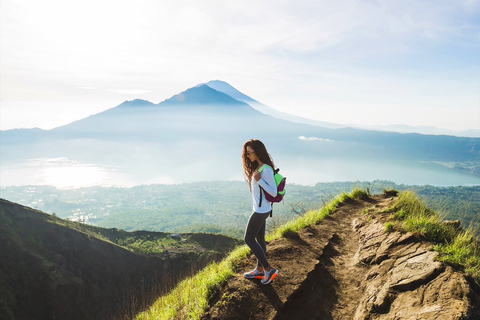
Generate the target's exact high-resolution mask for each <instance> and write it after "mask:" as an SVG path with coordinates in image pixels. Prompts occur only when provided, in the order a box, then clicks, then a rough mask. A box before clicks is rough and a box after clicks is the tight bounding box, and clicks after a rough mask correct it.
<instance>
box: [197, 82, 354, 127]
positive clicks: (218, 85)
mask: <svg viewBox="0 0 480 320" xmlns="http://www.w3.org/2000/svg"><path fill="white" fill-rule="evenodd" d="M206 85H207V86H209V87H211V88H213V89H215V90H218V91H220V92H223V93H225V94H228V95H229V96H231V97H233V98H234V99H237V100H239V101H243V102H245V103H248V104H249V105H251V106H252V107H253V108H255V109H256V110H258V111H260V112H262V113H265V114H268V115H270V116H272V117H275V118H278V119H282V120H287V121H290V122H295V123H303V124H308V125H312V126H319V127H324V128H332V129H338V128H346V127H348V126H346V125H341V124H337V123H331V122H325V121H317V120H312V119H308V118H303V117H299V116H296V115H293V114H290V113H285V112H281V111H278V110H276V109H274V108H272V107H269V106H267V105H265V104H263V103H261V102H258V101H257V100H255V99H252V98H250V97H249V96H247V95H245V94H243V93H241V92H240V91H238V90H237V89H235V88H234V87H232V86H231V85H229V84H228V83H226V82H224V81H220V80H212V81H209V82H207V83H206Z"/></svg>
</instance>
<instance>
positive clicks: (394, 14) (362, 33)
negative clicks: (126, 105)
mask: <svg viewBox="0 0 480 320" xmlns="http://www.w3.org/2000/svg"><path fill="white" fill-rule="evenodd" d="M0 11H1V17H0V23H1V33H0V37H1V38H0V41H1V45H0V50H1V51H0V53H1V59H0V60H1V75H0V83H1V86H0V90H1V91H0V99H1V106H0V108H1V109H0V111H1V117H0V129H1V130H7V129H11V128H20V127H27V128H28V127H40V128H43V129H50V128H54V127H57V126H60V125H63V124H66V123H69V122H72V121H74V120H77V119H80V118H83V117H86V116H88V115H90V114H94V113H98V112H101V111H103V110H106V109H109V108H113V107H115V106H117V105H119V104H120V103H121V102H123V101H125V100H132V99H135V98H139V99H146V100H149V101H152V102H154V103H158V102H160V101H163V100H165V99H168V98H170V97H171V96H173V95H174V94H177V93H179V92H181V91H183V90H185V89H186V88H189V87H191V86H194V85H196V84H198V83H202V82H207V81H209V80H212V79H221V80H224V81H227V82H228V83H230V84H231V85H233V86H235V87H236V88H237V89H238V90H240V91H242V92H244V93H246V94H248V95H249V96H251V97H252V98H254V99H256V100H258V101H260V102H262V103H264V104H266V105H268V106H270V107H273V108H275V109H277V110H279V111H283V112H288V113H292V114H295V115H299V116H303V117H309V118H312V119H316V120H321V121H328V122H334V123H357V124H363V125H391V124H407V125H415V126H419V125H428V126H436V127H440V128H446V129H451V130H465V129H480V90H479V89H480V80H479V77H478V75H479V74H480V65H479V56H478V52H479V49H480V48H479V47H480V45H479V43H480V41H479V34H480V33H479V32H480V1H476V0H470V1H421V2H420V1H366V0H364V1H353V0H352V1H300V2H299V1H249V0H248V1H241V2H231V1H229V2H225V1H193V0H185V1H153V0H139V1H135V2H131V1H106V0H102V1H98V0H96V1H93V0H85V1H82V2H65V1H59V0H45V1H33V0H23V1H17V0H15V1H13V0H2V2H1V10H0Z"/></svg>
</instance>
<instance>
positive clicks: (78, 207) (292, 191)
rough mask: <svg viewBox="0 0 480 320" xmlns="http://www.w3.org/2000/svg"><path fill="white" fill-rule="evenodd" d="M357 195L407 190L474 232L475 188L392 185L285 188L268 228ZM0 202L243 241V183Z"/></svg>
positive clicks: (479, 212) (55, 192) (57, 192)
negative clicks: (342, 197) (339, 198)
mask: <svg viewBox="0 0 480 320" xmlns="http://www.w3.org/2000/svg"><path fill="white" fill-rule="evenodd" d="M355 187H360V188H362V189H365V190H367V192H369V193H371V194H378V193H382V192H383V189H396V190H399V191H403V190H412V191H414V192H416V193H417V194H418V195H419V197H420V198H421V199H422V200H423V201H425V202H426V203H427V204H428V205H429V206H430V207H431V208H433V209H434V210H436V211H438V212H439V213H440V214H441V215H443V216H444V217H445V219H448V220H457V219H458V220H460V221H461V222H462V225H463V227H464V228H468V227H472V228H475V232H476V234H477V235H480V232H479V226H480V224H479V219H480V186H458V187H436V186H429V185H426V186H411V185H402V184H395V183H393V182H391V181H381V180H376V181H371V182H361V181H352V182H331V183H318V184H316V185H313V186H305V185H295V184H288V181H287V193H286V196H285V198H284V200H283V201H282V202H281V203H278V204H275V205H274V208H273V212H274V214H273V218H272V219H269V220H268V221H269V222H268V228H270V229H271V228H274V227H275V226H276V225H279V224H281V223H284V222H285V221H287V220H289V219H293V218H295V217H297V216H298V215H302V214H304V213H305V212H307V211H308V210H311V209H317V208H319V207H321V206H323V205H324V204H325V203H327V202H329V201H331V200H332V199H333V198H335V197H336V196H337V195H339V194H340V193H342V192H350V191H351V190H352V189H353V188H355ZM0 197H1V198H4V199H7V200H9V201H13V202H17V203H20V204H22V205H25V206H29V207H32V208H35V209H38V210H41V211H44V212H46V213H49V214H55V215H56V216H58V217H60V218H63V219H69V220H72V221H78V222H81V223H85V224H90V225H94V226H100V227H104V228H118V229H122V230H125V231H136V230H146V231H161V232H172V233H193V232H208V233H220V234H224V235H228V236H231V237H234V238H242V237H243V230H244V227H245V225H246V223H247V220H248V218H249V216H250V214H251V210H252V209H251V200H250V197H251V195H250V190H249V187H248V184H247V183H246V182H242V181H210V182H195V183H184V184H174V185H163V184H155V185H140V186H135V187H131V188H120V187H88V188H80V189H69V190H62V189H57V188H54V187H49V186H17V187H2V188H0Z"/></svg>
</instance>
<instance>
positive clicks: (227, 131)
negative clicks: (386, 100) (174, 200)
mask: <svg viewBox="0 0 480 320" xmlns="http://www.w3.org/2000/svg"><path fill="white" fill-rule="evenodd" d="M215 83H216V84H217V85H218V82H214V84H215ZM210 85H212V86H213V84H212V83H210ZM226 85H227V84H226V83H224V84H223V86H224V87H225V86H226ZM230 87H231V86H230ZM230 87H229V88H230ZM217 88H218V86H217ZM218 89H225V88H218ZM229 90H236V89H234V88H233V87H231V89H229ZM242 95H243V94H242ZM237 97H238V98H242V97H243V99H246V100H248V99H247V98H246V95H243V96H237ZM252 100H253V99H252ZM287 118H288V117H287ZM292 119H293V118H292ZM252 138H257V139H260V140H262V141H263V142H264V143H265V144H266V145H267V146H268V149H269V152H270V153H271V154H273V155H278V156H275V158H278V161H279V163H282V165H281V167H282V170H284V169H286V170H285V171H292V172H294V171H298V170H304V169H302V167H299V166H298V165H297V164H298V163H299V162H302V163H308V165H307V166H306V167H305V168H307V167H308V166H312V165H314V164H315V163H318V162H322V161H325V159H331V158H332V157H335V158H338V159H339V160H342V161H345V160H346V159H356V161H358V160H359V162H361V163H362V166H367V168H361V169H359V170H362V171H372V170H376V169H377V168H379V167H385V166H389V165H390V163H391V162H394V161H398V160H399V161H407V162H410V163H411V165H413V166H418V163H419V162H427V163H430V164H432V165H431V167H432V168H431V170H432V171H436V170H437V168H436V166H438V163H440V164H441V165H443V166H444V167H445V168H447V167H448V168H453V170H456V171H459V172H460V171H461V172H462V173H467V174H469V175H475V174H477V172H478V167H480V139H479V138H460V137H453V136H431V135H419V134H399V133H392V132H378V131H369V130H361V129H354V128H335V129H333V128H327V127H321V126H318V125H311V124H305V123H300V122H296V121H289V120H288V119H287V120H286V119H279V118H276V117H275V116H272V115H269V114H267V113H264V112H261V111H259V110H257V109H255V108H254V107H252V106H251V105H249V104H248V103H245V102H242V101H239V100H236V99H234V98H233V97H231V96H229V95H227V94H225V93H223V92H220V91H218V90H216V89H213V88H211V87H210V86H208V84H201V85H199V86H196V87H193V88H189V89H187V90H185V91H183V92H181V93H179V94H177V95H174V96H173V97H171V98H169V99H167V100H165V101H163V102H161V103H159V104H153V103H151V102H148V101H145V100H140V99H137V100H132V101H127V102H124V103H122V104H121V105H120V106H117V107H114V108H111V109H109V110H106V111H104V112H101V113H99V114H96V115H92V116H90V117H87V118H84V119H81V120H78V121H75V122H73V123H70V124H68V125H65V126H62V127H58V128H55V129H52V130H48V131H38V130H36V131H35V130H33V131H28V130H18V131H6V132H0V145H1V147H2V150H3V149H5V152H3V153H2V156H4V157H5V158H4V161H6V162H7V163H12V164H15V166H18V165H17V164H18V163H19V162H22V160H23V161H25V159H49V158H58V157H62V158H66V159H69V160H71V161H73V162H78V163H87V164H99V165H101V166H105V167H106V166H108V167H112V166H113V167H114V168H118V169H115V170H114V172H113V174H114V175H115V176H116V177H118V178H119V179H121V180H122V181H125V180H127V178H125V176H128V177H134V179H135V180H137V181H139V182H137V183H136V184H143V183H157V182H159V181H174V182H176V183H181V182H192V181H201V180H212V179H213V180H225V179H227V180H228V179H241V177H237V178H235V174H233V172H236V171H237V170H238V161H239V159H240V158H239V152H240V150H241V148H242V146H243V144H244V143H245V141H247V140H249V139H252ZM166 150H169V152H170V153H169V154H168V155H167V154H166V152H167V151H166ZM206 150H208V153H207V152H205V151H206ZM372 155H375V159H377V160H376V161H377V164H371V161H370V160H369V159H371V157H372ZM337 162H338V161H337ZM378 162H380V163H378ZM139 164H141V165H139ZM369 166H370V167H369ZM434 166H435V168H433V167H434ZM305 170H306V169H305ZM445 170H449V169H445ZM116 172H118V173H119V174H116ZM152 172H153V173H154V175H155V177H153V178H151V175H152ZM230 173H232V174H230ZM111 175H112V173H111V171H110V172H108V173H106V174H105V176H111ZM225 175H227V177H225ZM303 175H308V173H305V172H299V173H296V174H295V175H294V176H303ZM34 176H38V175H35V174H34ZM236 176H238V175H236ZM137 177H138V178H137ZM377 178H382V179H390V178H389V177H388V176H385V175H384V176H382V177H377V176H375V177H373V179H372V180H374V179H377ZM351 179H354V180H355V178H351ZM362 179H363V180H364V179H365V178H362ZM292 181H293V180H292ZM315 182H318V181H315ZM26 184H29V183H26ZM106 184H112V183H110V182H106Z"/></svg>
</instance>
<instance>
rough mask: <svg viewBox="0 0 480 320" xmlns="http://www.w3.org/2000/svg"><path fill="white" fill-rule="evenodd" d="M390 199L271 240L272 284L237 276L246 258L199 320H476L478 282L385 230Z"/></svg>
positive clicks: (409, 238)
mask: <svg viewBox="0 0 480 320" xmlns="http://www.w3.org/2000/svg"><path fill="white" fill-rule="evenodd" d="M395 200H396V199H393V198H391V197H389V196H383V195H381V196H374V197H373V198H364V199H363V200H349V201H347V202H345V203H343V204H342V205H341V206H339V208H338V210H337V211H335V213H333V214H332V215H331V217H329V218H326V219H325V220H322V221H321V222H320V223H318V224H317V225H313V226H310V227H307V228H306V229H304V230H302V231H300V232H298V234H297V233H290V234H287V236H286V237H284V238H280V239H278V240H274V241H271V242H270V243H269V244H268V247H267V252H268V255H269V260H270V261H271V263H272V265H273V266H274V267H275V268H277V269H279V271H280V273H279V276H278V277H277V279H276V280H275V281H274V282H273V283H272V285H269V286H265V285H262V284H260V282H259V281H258V280H253V281H251V280H247V279H244V278H243V276H242V274H243V272H246V271H249V270H251V268H252V267H253V266H254V265H255V263H256V259H255V257H254V256H252V255H251V256H250V257H249V258H248V259H247V260H245V261H243V263H242V264H241V265H240V266H239V267H238V269H237V271H238V274H237V275H236V276H234V277H233V278H232V279H230V280H229V281H228V282H227V283H226V284H225V285H224V287H223V288H222V289H221V291H220V292H219V293H218V294H216V296H215V298H213V299H212V300H211V302H210V304H209V306H210V307H209V309H208V310H207V312H206V313H205V314H204V315H203V317H202V319H275V320H278V319H432V320H434V319H435V320H436V319H478V318H479V317H480V287H479V285H478V284H476V283H475V282H474V281H473V280H472V279H471V278H470V277H469V276H467V275H465V274H464V273H463V272H462V271H459V270H455V269H453V268H452V267H449V266H446V265H444V264H442V263H440V262H438V261H436V256H437V254H438V253H436V252H434V251H432V245H431V243H429V242H426V241H425V240H424V239H422V238H421V237H419V236H418V235H415V234H412V233H401V232H391V233H388V232H386V231H385V222H386V219H387V217H388V214H382V213H381V212H382V211H383V210H384V209H386V208H389V207H391V206H392V205H393V203H394V202H395ZM365 212H368V215H365ZM142 319H145V318H142Z"/></svg>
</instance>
